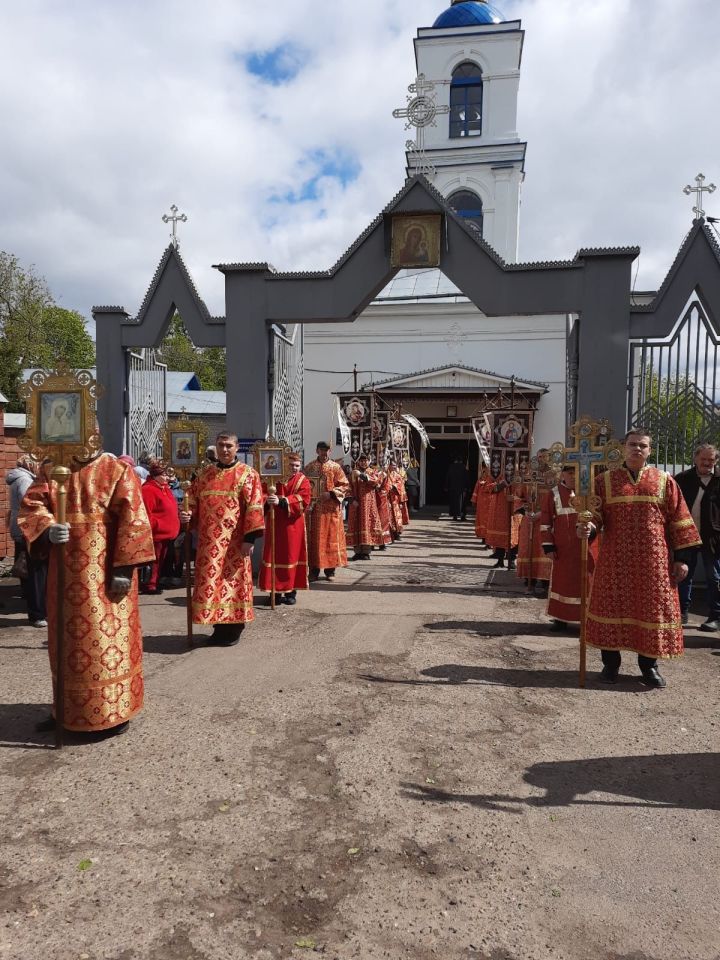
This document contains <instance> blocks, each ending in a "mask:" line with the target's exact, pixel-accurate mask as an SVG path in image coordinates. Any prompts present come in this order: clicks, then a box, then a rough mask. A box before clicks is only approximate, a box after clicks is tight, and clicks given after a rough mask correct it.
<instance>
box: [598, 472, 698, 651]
mask: <svg viewBox="0 0 720 960" xmlns="http://www.w3.org/2000/svg"><path fill="white" fill-rule="evenodd" d="M595 493H596V494H597V496H598V497H599V498H600V503H601V506H600V515H601V522H602V530H603V533H602V539H601V541H600V551H599V554H598V560H597V564H596V566H595V574H594V576H593V584H592V591H591V594H590V603H589V607H588V615H587V642H588V643H589V644H591V645H592V646H593V647H600V648H601V649H603V650H632V651H634V652H635V653H639V654H642V655H643V656H645V657H663V658H670V657H679V656H681V655H682V653H683V649H684V646H683V632H682V622H681V619H680V601H679V599H678V591H677V587H676V585H675V583H674V582H673V581H672V579H671V577H670V566H671V563H672V555H671V552H670V551H671V550H681V549H684V548H687V547H699V546H701V540H700V537H699V535H698V531H697V528H696V526H695V524H694V523H693V519H692V517H691V516H690V511H689V510H688V508H687V506H686V504H685V501H684V499H683V495H682V493H681V492H680V488H679V487H678V485H677V483H676V482H675V480H673V478H672V477H671V476H670V474H669V473H665V471H664V470H658V468H657V467H643V469H642V470H641V471H640V472H639V474H638V476H637V478H636V479H633V477H632V474H631V473H630V471H629V470H627V469H626V468H625V467H619V468H618V469H617V470H608V471H607V472H606V473H603V474H601V475H600V476H599V477H597V478H596V480H595Z"/></svg>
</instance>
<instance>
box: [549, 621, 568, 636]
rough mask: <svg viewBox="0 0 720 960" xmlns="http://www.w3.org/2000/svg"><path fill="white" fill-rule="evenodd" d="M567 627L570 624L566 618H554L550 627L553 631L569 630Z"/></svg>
mask: <svg viewBox="0 0 720 960" xmlns="http://www.w3.org/2000/svg"><path fill="white" fill-rule="evenodd" d="M567 628H568V625H567V623H565V621H564V620H553V621H552V623H551V624H550V629H551V630H552V632H553V633H563V631H565V630H567Z"/></svg>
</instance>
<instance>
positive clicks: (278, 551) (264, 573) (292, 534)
mask: <svg viewBox="0 0 720 960" xmlns="http://www.w3.org/2000/svg"><path fill="white" fill-rule="evenodd" d="M263 492H264V493H265V492H266V490H265V484H263ZM277 495H278V497H281V498H284V499H285V500H287V507H284V506H278V507H275V590H276V591H277V592H278V593H289V592H290V591H291V590H307V586H308V570H307V566H308V564H307V535H306V532H305V512H306V511H307V509H308V507H309V506H310V498H311V488H310V481H309V480H308V478H307V477H306V476H305V475H304V474H303V473H294V474H293V475H292V476H291V477H290V479H289V480H287V481H286V482H285V483H279V484H278V485H277ZM266 509H267V508H266ZM271 561H272V554H271V543H270V519H269V518H268V519H267V520H266V521H265V544H264V548H263V559H262V566H261V568H260V578H259V582H258V586H259V587H260V589H261V590H272V576H271Z"/></svg>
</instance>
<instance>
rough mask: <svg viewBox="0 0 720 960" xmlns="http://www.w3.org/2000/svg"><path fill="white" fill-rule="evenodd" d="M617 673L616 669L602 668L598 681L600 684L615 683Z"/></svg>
mask: <svg viewBox="0 0 720 960" xmlns="http://www.w3.org/2000/svg"><path fill="white" fill-rule="evenodd" d="M618 673H619V670H618V669H617V667H603V668H602V670H601V671H600V676H599V677H598V680H599V681H600V682H601V683H617V678H618Z"/></svg>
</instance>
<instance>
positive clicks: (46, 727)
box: [35, 714, 55, 733]
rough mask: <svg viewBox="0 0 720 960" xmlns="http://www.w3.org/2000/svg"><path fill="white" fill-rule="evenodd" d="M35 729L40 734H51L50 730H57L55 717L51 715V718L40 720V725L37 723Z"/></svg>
mask: <svg viewBox="0 0 720 960" xmlns="http://www.w3.org/2000/svg"><path fill="white" fill-rule="evenodd" d="M35 729H36V730H37V732H38V733H49V732H50V730H54V729H55V717H54V716H53V715H52V714H50V716H48V717H45V719H44V720H40V722H39V723H36V724H35Z"/></svg>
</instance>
